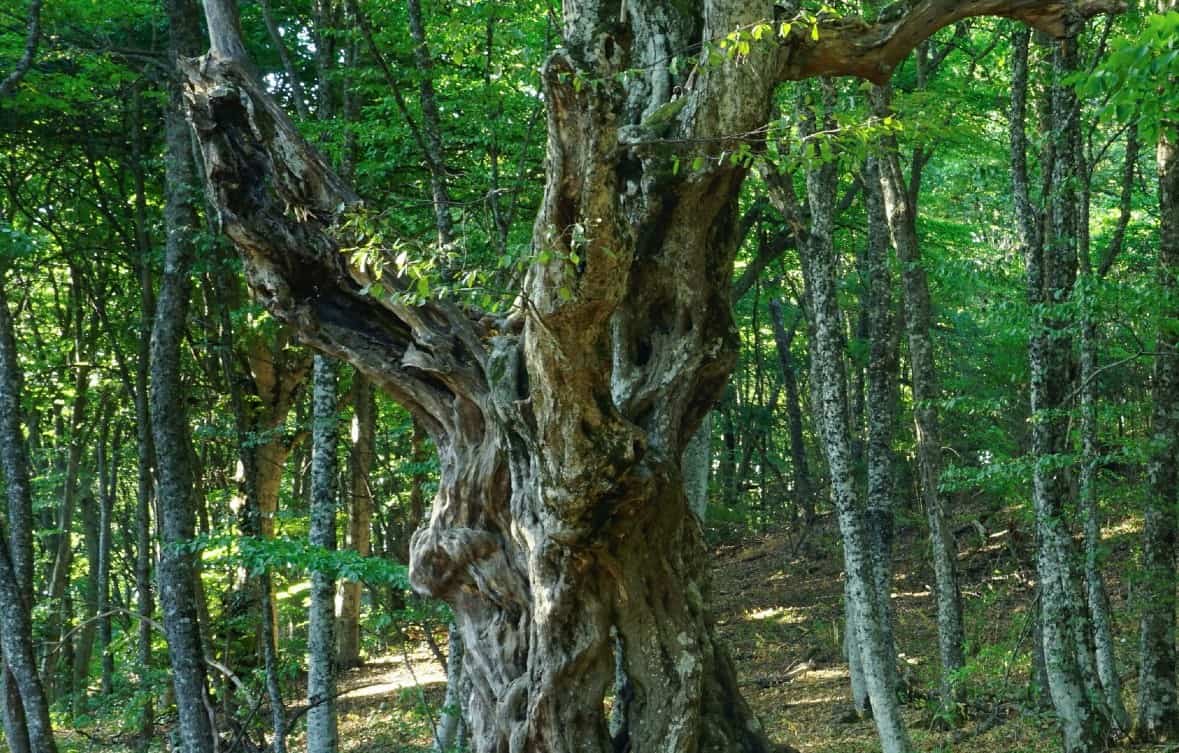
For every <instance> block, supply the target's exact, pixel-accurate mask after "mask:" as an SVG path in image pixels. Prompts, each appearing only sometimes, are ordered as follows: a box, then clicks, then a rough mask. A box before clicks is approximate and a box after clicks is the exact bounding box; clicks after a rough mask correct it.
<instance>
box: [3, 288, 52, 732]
mask: <svg viewBox="0 0 1179 753" xmlns="http://www.w3.org/2000/svg"><path fill="white" fill-rule="evenodd" d="M4 273H5V270H0V467H2V468H3V470H4V483H5V495H6V502H7V507H8V530H7V532H6V535H3V536H0V657H2V658H3V664H4V681H3V683H0V685H3V690H4V696H3V703H4V707H5V708H4V734H5V737H6V739H7V740H8V744H9V746H10V747H11V748H12V751H13V753H22V751H30V753H54V751H55V750H56V746H55V743H54V740H53V729H52V727H51V726H50V722H49V703H48V701H47V699H46V696H45V691H44V688H43V687H42V685H41V678H40V676H39V675H38V674H37V665H36V659H35V658H34V655H33V637H32V625H31V624H30V613H31V611H32V607H33V605H32V594H33V507H32V488H31V487H30V486H29V465H28V456H27V455H26V452H25V440H24V433H23V432H22V431H21V408H20V396H21V394H22V393H23V376H22V374H21V369H20V362H19V361H18V360H17V350H16V335H15V332H14V328H13V325H12V315H11V314H10V313H9V310H8V296H7V295H6V293H5V281H4V279H3V276H2V275H4Z"/></svg>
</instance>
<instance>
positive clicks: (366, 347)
mask: <svg viewBox="0 0 1179 753" xmlns="http://www.w3.org/2000/svg"><path fill="white" fill-rule="evenodd" d="M227 5H230V6H231V4H230V3H228V2H226V0H208V2H207V3H206V7H207V8H209V7H212V12H210V13H209V14H208V16H209V20H210V23H209V27H210V32H211V36H212V37H213V53H212V54H211V55H210V56H209V57H207V58H206V59H204V60H203V61H200V63H199V64H195V65H190V66H188V67H187V69H186V71H185V74H186V79H187V96H188V98H189V112H190V117H191V120H192V122H193V125H194V127H195V129H196V131H197V137H198V141H199V142H200V144H201V148H202V151H203V154H204V157H205V167H206V176H207V178H208V179H209V182H210V187H211V195H212V198H213V202H214V203H215V205H216V206H217V208H218V210H219V212H220V215H221V219H222V224H223V227H224V229H225V231H226V232H227V234H228V235H229V237H230V238H231V239H232V240H233V241H234V243H235V244H236V245H237V247H238V249H239V251H240V252H241V253H242V256H243V257H244V259H245V262H246V264H245V266H246V272H247V276H248V278H249V281H250V283H251V286H252V287H253V288H254V290H255V292H256V293H257V294H258V295H259V296H260V297H261V299H262V300H263V301H264V303H265V304H266V305H267V306H268V307H269V308H270V310H271V311H272V312H273V313H274V314H275V315H276V316H278V317H279V318H280V319H282V320H284V321H287V322H290V323H292V324H293V325H294V326H295V328H296V329H297V330H298V331H299V332H300V334H301V335H302V336H303V338H304V339H306V340H307V341H308V342H309V343H311V344H312V345H314V346H315V347H317V348H319V349H320V350H323V351H325V352H327V353H328V354H330V355H334V356H336V357H339V358H342V359H344V360H347V361H350V362H351V363H353V364H354V365H355V366H357V367H358V368H360V369H361V370H362V371H364V372H365V373H367V374H368V375H369V376H370V377H371V378H372V379H373V381H374V383H375V384H377V385H378V386H380V387H381V388H383V389H385V390H386V391H387V392H389V393H390V394H391V395H392V397H394V398H395V399H396V400H398V401H399V402H401V403H402V404H403V405H405V406H406V407H407V408H408V409H409V410H410V411H411V412H412V413H413V415H414V417H415V418H416V419H417V420H418V422H419V423H420V424H421V426H422V427H423V429H424V430H425V431H426V432H427V433H428V434H429V435H430V437H431V439H432V440H433V443H434V446H435V448H436V449H437V452H438V455H439V469H440V478H439V488H438V493H437V495H436V497H435V499H434V505H433V510H432V512H431V515H430V520H429V523H428V525H427V526H425V527H424V528H422V529H419V530H418V531H417V532H416V533H415V534H414V536H413V539H412V542H411V547H410V573H411V580H412V582H413V584H414V586H415V587H416V588H418V589H419V590H421V591H423V592H426V593H429V594H432V595H434V596H437V597H439V598H442V599H445V600H446V601H447V602H449V603H450V605H451V606H452V607H453V609H454V612H455V617H456V625H457V627H458V630H459V631H460V633H461V635H462V640H463V645H464V647H465V649H466V653H465V655H464V660H463V668H464V672H465V674H466V677H467V682H469V683H470V692H469V693H466V694H465V697H464V699H463V705H464V709H463V710H464V717H465V718H467V719H469V720H470V727H471V743H472V745H473V747H474V749H475V750H477V751H480V752H482V751H499V750H511V751H539V750H544V751H549V752H552V753H562V752H563V751H574V750H577V751H606V750H610V749H614V750H619V749H623V748H625V747H626V746H627V745H629V746H630V747H631V748H632V749H635V750H660V751H685V752H688V751H697V750H699V751H764V750H768V749H769V748H770V746H769V743H768V742H767V741H766V739H765V736H764V734H763V732H762V731H761V727H760V725H759V724H758V722H757V721H756V719H755V718H754V717H753V715H752V713H751V712H750V710H749V708H748V706H747V705H746V704H745V702H744V701H743V700H742V699H741V696H740V693H739V691H738V689H737V684H736V679H735V677H734V675H733V670H732V666H731V664H730V662H729V660H728V658H727V656H726V654H725V652H724V650H723V649H722V648H721V647H720V645H719V644H718V641H717V639H716V635H715V631H714V629H713V627H712V621H711V618H710V616H709V614H708V610H707V608H706V593H707V578H706V568H705V567H704V565H705V551H704V546H703V543H702V541H701V538H700V528H699V525H698V524H697V522H696V521H695V519H694V518H693V517H692V516H691V514H690V512H689V511H688V506H687V502H686V499H685V495H684V486H683V475H682V472H681V463H680V458H681V455H682V452H683V450H684V447H685V445H686V444H687V442H688V439H689V438H690V437H691V436H692V434H693V433H694V432H695V431H696V430H697V428H698V427H699V424H700V422H701V420H702V419H703V417H704V415H705V414H706V413H707V412H708V410H709V409H710V408H711V406H712V404H713V403H714V402H715V400H716V399H717V398H718V397H719V395H720V393H721V391H722V390H723V387H724V383H725V380H726V379H727V377H728V373H729V371H730V369H731V368H732V364H733V360H734V355H735V353H736V347H737V342H736V338H735V336H734V332H733V328H732V320H731V315H730V311H729V289H730V284H731V276H732V262H733V257H734V252H735V245H736V238H737V235H738V234H737V226H738V222H737V212H736V209H737V194H738V192H739V190H740V187H741V184H742V181H743V179H744V177H745V170H744V168H742V167H741V166H740V165H734V164H733V163H732V162H731V161H730V160H728V159H719V158H720V157H721V156H722V151H724V150H726V149H728V148H729V147H731V146H733V145H735V143H737V142H739V141H743V140H744V139H746V138H747V136H746V135H745V134H750V133H752V132H754V131H755V129H757V128H758V127H760V126H761V125H763V124H764V123H765V122H766V121H767V119H768V116H769V109H770V95H771V93H772V91H773V88H774V84H775V83H776V82H777V81H778V80H780V79H783V78H791V77H794V78H797V77H804V76H807V75H813V74H814V73H815V72H820V71H821V72H839V71H843V72H858V71H860V70H861V69H860V66H861V64H862V63H864V62H865V61H866V60H867V61H870V62H871V63H872V64H873V65H875V66H876V67H875V68H873V71H872V72H871V73H870V74H869V75H872V76H874V77H878V78H879V77H883V76H885V75H887V71H888V70H891V66H892V65H895V61H894V60H893V58H894V57H895V55H897V54H899V53H900V52H901V51H902V50H903V48H904V47H905V45H908V44H911V43H915V42H914V41H913V40H914V39H916V40H917V41H919V40H920V39H921V38H924V36H926V35H928V34H929V33H932V32H933V31H934V30H936V28H937V27H938V25H939V24H940V23H942V22H943V19H949V20H951V21H952V20H955V19H956V18H960V17H962V15H963V14H964V13H965V14H969V13H970V12H996V10H998V11H1001V12H1003V13H1005V14H1009V15H1021V17H1028V18H1033V19H1035V20H1036V21H1037V22H1038V23H1043V24H1044V25H1045V26H1046V28H1053V25H1054V24H1055V25H1056V26H1057V27H1058V26H1059V23H1057V22H1058V21H1059V19H1055V20H1052V18H1051V17H1053V15H1054V13H1058V12H1059V11H1060V9H1059V8H1057V10H1056V11H1051V10H1048V9H1050V8H1053V7H1056V6H1055V5H1054V4H1052V3H1033V2H1019V1H1018V0H1017V1H1015V2H1010V3H999V2H993V1H992V2H983V1H980V2H970V3H946V2H940V1H938V2H931V1H930V0H927V1H926V2H924V3H921V4H919V6H920V7H921V8H922V9H923V12H925V13H926V15H925V16H923V17H921V18H916V19H908V20H907V21H904V22H902V23H899V24H888V25H885V26H883V27H879V28H872V27H869V29H870V31H871V32H872V35H875V36H872V40H868V39H866V38H865V37H864V34H863V32H862V30H860V29H859V27H856V26H852V27H846V28H845V27H844V26H842V25H833V26H831V27H830V28H828V29H826V30H825V32H829V33H828V34H827V37H826V42H822V41H821V42H814V41H813V40H810V37H809V35H805V38H804V35H802V34H796V35H793V36H791V37H790V38H789V39H786V40H782V41H781V43H771V42H769V41H768V40H767V43H766V44H764V45H757V46H755V47H751V49H750V53H749V55H748V56H747V57H745V58H743V59H742V60H739V61H738V60H729V61H727V62H724V63H721V64H717V65H707V66H701V67H699V68H698V69H696V70H695V71H688V70H672V67H671V63H672V59H673V57H674V55H675V54H677V53H678V52H680V51H682V50H685V49H690V48H692V47H693V45H699V44H701V43H702V42H703V41H705V40H712V39H717V38H723V37H724V35H725V34H727V33H729V32H731V31H732V30H733V29H736V28H738V27H748V26H750V25H751V24H753V23H755V22H757V21H759V20H762V19H767V18H772V16H773V12H772V8H771V5H770V3H769V2H759V3H737V2H729V1H728V0H725V1H722V2H713V3H708V4H697V3H695V2H687V3H685V2H681V1H680V0H674V1H673V0H666V1H663V0H655V1H654V2H644V3H627V4H625V5H622V6H621V7H620V5H619V4H617V3H597V2H589V3H579V4H577V5H576V6H572V5H571V6H568V10H567V12H566V16H565V19H564V27H563V36H564V42H565V44H564V46H563V47H562V48H561V49H560V50H558V51H557V52H556V53H554V54H553V56H552V57H551V58H550V59H549V61H548V63H547V64H546V65H545V67H544V71H543V86H544V90H545V101H546V103H547V105H548V108H549V112H548V134H549V141H548V164H547V170H548V174H547V180H546V191H545V196H544V200H543V203H542V207H541V210H540V213H539V216H538V218H537V222H536V225H535V232H534V247H535V248H536V250H537V251H538V252H547V253H543V254H540V256H542V257H543V258H545V259H547V261H546V262H544V263H539V262H538V263H537V264H535V265H534V266H533V267H532V268H531V269H530V270H529V273H528V275H527V278H526V282H525V296H524V298H525V300H527V302H528V304H527V307H526V308H525V309H520V310H517V311H514V312H513V313H511V314H510V315H508V316H504V317H494V316H487V315H484V314H483V313H482V312H478V311H475V310H473V309H472V308H470V307H466V306H464V307H462V308H460V307H458V306H457V305H454V304H452V303H448V302H446V301H426V302H421V303H417V304H411V303H409V302H408V300H407V297H406V296H394V297H388V296H380V297H377V296H370V295H368V292H369V290H370V289H369V288H367V287H366V283H367V281H368V279H369V277H368V275H367V274H366V273H365V272H364V271H363V270H359V269H355V268H350V267H349V257H348V256H347V255H345V254H342V253H340V248H341V246H342V245H343V244H346V243H347V239H345V238H342V237H340V229H339V227H338V226H337V224H336V220H337V218H338V216H339V215H338V212H339V211H340V209H341V208H342V207H344V208H347V207H351V206H353V205H354V204H355V197H354V195H353V193H352V192H351V190H350V189H349V188H348V187H347V186H346V185H345V184H344V183H343V182H342V181H341V180H340V179H339V178H338V177H337V176H336V175H335V174H334V173H332V172H331V171H330V170H329V169H328V168H327V166H326V164H325V163H324V162H323V160H322V159H321V158H320V157H319V156H318V155H316V154H315V153H314V151H313V150H312V149H311V148H310V147H309V146H308V145H307V144H306V143H305V142H303V141H302V139H300V138H299V136H298V134H297V132H296V131H295V129H294V128H293V127H292V126H291V124H290V122H289V120H288V119H287V118H286V116H285V115H284V114H283V113H282V112H281V111H280V110H279V109H278V108H277V107H276V106H275V105H274V103H273V102H272V101H271V100H270V99H269V97H267V96H266V94H265V93H264V92H263V91H262V90H261V89H260V87H259V86H257V85H256V84H255V83H254V82H253V81H252V79H251V77H250V76H249V74H248V73H247V72H246V68H245V67H244V66H243V65H242V64H241V62H240V60H241V57H242V53H241V44H240V39H239V38H238V36H237V33H236V29H235V25H234V24H233V23H232V22H226V21H225V18H226V15H227V13H226V7H225V6H227ZM230 10H231V8H230ZM931 13H932V15H930V14H931ZM947 22H948V21H947ZM820 38H821V39H822V38H823V36H822V33H821V34H820ZM849 44H860V45H862V52H861V53H858V54H856V55H844V57H843V58H842V63H841V64H840V65H836V62H838V61H835V60H833V59H832V58H830V57H829V56H827V55H826V54H825V53H826V52H829V51H830V50H831V49H835V48H841V46H842V48H846V46H847V45H849ZM904 51H907V50H904ZM845 52H846V49H845ZM787 53H790V54H787ZM622 71H641V73H640V74H638V75H634V76H627V77H623V76H619V75H616V74H618V73H620V72H622ZM689 79H690V80H689ZM673 94H675V95H678V96H677V98H676V99H673ZM683 144H693V145H695V146H694V148H703V149H704V151H705V155H704V156H705V159H704V160H703V164H700V165H698V166H695V169H688V170H683V169H680V170H676V169H675V166H676V165H677V164H681V165H682V164H687V163H690V162H692V160H691V159H688V160H681V159H680V156H681V155H680V154H679V153H678V151H677V150H682V149H683ZM702 144H703V145H705V146H703V147H700V145H702ZM383 279H384V281H385V282H386V284H389V285H392V286H394V287H396V286H397V285H398V282H397V277H396V271H395V270H393V269H390V270H388V271H387V272H386V274H385V277H384V278H383ZM853 532H854V530H853ZM860 533H861V536H862V530H860ZM861 564H862V563H860V562H858V561H855V562H853V561H850V560H849V569H853V570H855V571H856V572H857V573H860V572H864V571H863V568H862V566H861ZM853 566H854V567H853ZM859 595H860V594H857V596H859ZM865 603H867V602H865ZM616 665H620V666H621V669H622V672H623V674H624V675H625V676H626V677H627V678H628V679H629V682H628V683H627V684H628V686H629V687H630V689H631V692H629V693H626V694H624V695H623V696H621V702H622V703H623V705H624V706H625V710H624V713H623V714H621V715H620V716H621V718H623V719H624V720H625V722H624V723H622V724H620V725H619V727H618V728H617V729H616V730H615V731H614V733H613V734H611V731H610V729H609V727H608V725H607V722H606V718H605V714H604V713H603V699H604V697H605V695H606V693H607V692H608V691H609V690H610V689H611V688H612V687H613V686H614V683H615V669H616Z"/></svg>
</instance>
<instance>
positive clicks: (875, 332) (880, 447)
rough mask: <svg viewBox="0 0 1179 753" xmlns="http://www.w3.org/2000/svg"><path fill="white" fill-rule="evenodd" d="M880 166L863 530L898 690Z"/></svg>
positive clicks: (875, 193)
mask: <svg viewBox="0 0 1179 753" xmlns="http://www.w3.org/2000/svg"><path fill="white" fill-rule="evenodd" d="M879 171H880V166H879V164H878V161H877V160H875V159H870V160H868V162H867V164H866V165H865V172H864V181H865V183H867V184H868V186H867V188H866V189H865V191H864V198H865V205H866V211H867V215H868V243H867V248H866V251H865V254H864V265H863V266H864V271H865V273H866V274H865V277H866V279H865V288H866V290H865V299H866V304H867V305H866V306H865V310H866V313H867V331H868V368H867V385H866V398H867V413H868V437H867V438H868V441H867V464H868V486H867V510H866V519H865V522H866V527H867V531H868V537H869V542H870V544H871V552H872V580H873V593H874V594H875V596H876V599H877V607H876V608H877V611H878V613H879V615H880V632H881V642H882V643H883V644H884V651H885V655H886V656H887V657H889V659H890V661H889V662H888V664H887V665H886V666H885V671H886V672H887V673H888V677H887V682H888V686H889V687H890V688H892V693H893V695H894V696H895V695H896V694H897V693H898V691H899V690H900V683H899V678H898V676H897V663H896V643H895V640H894V637H893V608H892V598H891V595H892V544H893V508H894V506H895V500H896V488H895V485H896V474H895V472H894V465H895V461H896V458H895V455H894V452H893V443H894V441H895V435H896V418H897V407H898V404H899V402H900V394H899V385H898V381H899V380H898V375H897V371H898V369H899V368H900V364H899V360H900V359H899V354H898V350H899V345H900V343H899V340H898V334H899V333H898V332H897V327H896V323H895V321H894V320H895V316H894V313H893V298H892V274H891V272H890V270H889V264H888V223H887V221H886V219H885V202H884V197H883V195H882V191H881V190H880V188H879V185H880V182H879V175H878V173H879Z"/></svg>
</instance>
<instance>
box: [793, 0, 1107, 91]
mask: <svg viewBox="0 0 1179 753" xmlns="http://www.w3.org/2000/svg"><path fill="white" fill-rule="evenodd" d="M1124 8H1125V3H1124V2H1123V1H1122V0H1076V1H1075V2H1069V1H1067V0H1047V1H1046V0H967V1H966V2H961V1H960V0H922V1H921V2H918V3H916V4H914V5H913V7H912V8H911V9H910V10H909V11H908V12H907V13H905V14H904V15H903V16H901V17H900V18H899V19H897V20H893V21H888V22H885V23H875V24H868V23H865V22H864V21H862V20H860V19H858V18H842V19H836V20H832V21H828V22H825V23H820V25H819V34H818V39H817V40H816V39H813V37H812V34H811V30H810V29H809V28H805V29H804V28H802V26H801V25H799V28H796V29H795V30H794V31H792V32H791V33H790V35H789V36H788V38H787V40H786V44H785V50H784V54H783V55H782V57H781V60H780V67H779V69H778V71H777V74H778V75H777V78H778V79H779V80H787V81H791V80H801V79H805V78H811V77H812V76H857V77H859V78H864V79H868V80H869V81H873V82H875V83H878V84H883V83H885V82H886V81H888V79H889V77H890V76H892V72H893V71H894V70H895V69H896V67H897V65H899V64H900V62H901V61H902V60H904V59H905V58H906V57H907V56H908V55H909V53H910V52H912V51H913V50H914V49H916V47H917V45H919V44H921V43H922V42H923V41H925V40H926V39H928V38H929V37H930V36H932V35H933V34H934V33H935V32H936V31H938V30H939V29H942V28H944V27H946V26H949V25H950V24H952V23H955V22H957V21H961V20H962V19H964V18H970V17H972V16H1001V17H1005V18H1014V19H1017V20H1019V21H1023V22H1024V23H1026V24H1028V25H1029V26H1031V27H1033V28H1035V29H1038V30H1040V31H1042V32H1044V33H1046V34H1050V35H1052V36H1054V37H1066V36H1070V35H1072V34H1074V33H1076V31H1077V30H1078V29H1079V27H1080V24H1081V23H1082V22H1083V21H1084V20H1085V19H1088V18H1092V17H1093V16H1097V15H1100V14H1103V13H1116V12H1120V11H1121V10H1124Z"/></svg>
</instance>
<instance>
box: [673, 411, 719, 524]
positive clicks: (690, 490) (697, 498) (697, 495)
mask: <svg viewBox="0 0 1179 753" xmlns="http://www.w3.org/2000/svg"><path fill="white" fill-rule="evenodd" d="M680 463H681V465H682V467H683V469H684V470H683V473H684V494H686V495H687V497H688V508H689V509H690V510H691V511H692V512H693V513H694V514H695V515H696V518H697V519H698V520H699V521H700V522H701V523H703V522H704V519H705V518H706V516H707V515H708V476H709V471H711V470H712V414H708V415H707V416H705V417H704V420H703V421H701V422H700V428H699V429H697V430H696V433H695V434H693V435H692V439H691V440H689V441H688V446H687V447H685V448H684V454H683V457H682V458H681V460H680Z"/></svg>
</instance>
